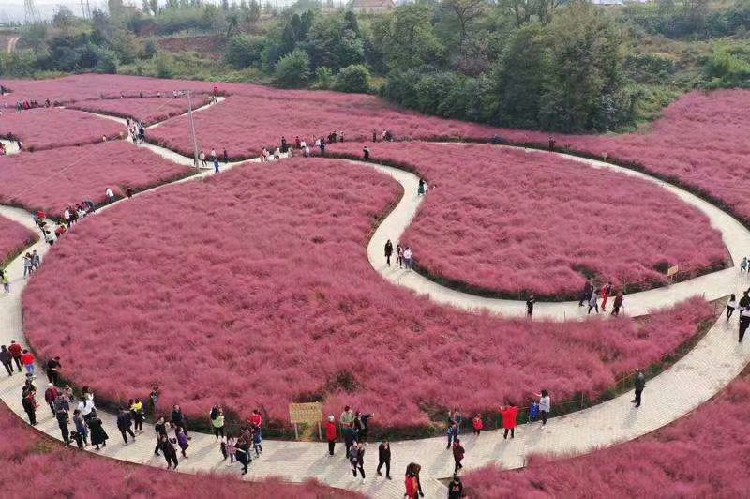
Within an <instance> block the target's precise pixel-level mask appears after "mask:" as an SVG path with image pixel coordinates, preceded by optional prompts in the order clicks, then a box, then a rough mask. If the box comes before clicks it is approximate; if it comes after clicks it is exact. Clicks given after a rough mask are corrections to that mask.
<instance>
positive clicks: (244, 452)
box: [234, 437, 250, 475]
mask: <svg viewBox="0 0 750 499" xmlns="http://www.w3.org/2000/svg"><path fill="white" fill-rule="evenodd" d="M234 457H235V459H236V460H237V461H239V462H240V463H241V464H242V474H243V475H247V465H248V464H249V463H250V442H248V441H247V440H246V439H245V438H244V437H240V438H239V440H237V443H236V444H235V446H234Z"/></svg>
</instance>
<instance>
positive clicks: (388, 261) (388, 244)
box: [385, 239, 393, 267]
mask: <svg viewBox="0 0 750 499" xmlns="http://www.w3.org/2000/svg"><path fill="white" fill-rule="evenodd" d="M392 254H393V243H392V242H391V240H390V239H389V240H387V241H386V242H385V263H386V265H388V266H389V267H390V266H391V255H392Z"/></svg>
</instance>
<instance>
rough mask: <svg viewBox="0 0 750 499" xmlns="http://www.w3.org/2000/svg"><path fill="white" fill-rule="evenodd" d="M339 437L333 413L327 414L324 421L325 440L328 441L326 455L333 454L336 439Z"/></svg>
mask: <svg viewBox="0 0 750 499" xmlns="http://www.w3.org/2000/svg"><path fill="white" fill-rule="evenodd" d="M338 438H339V432H338V428H337V427H336V418H335V417H334V416H333V415H330V416H328V422H327V423H326V441H327V442H328V455H329V456H333V450H334V449H335V448H336V440H337V439H338Z"/></svg>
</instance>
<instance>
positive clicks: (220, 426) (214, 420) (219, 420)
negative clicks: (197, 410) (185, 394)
mask: <svg viewBox="0 0 750 499" xmlns="http://www.w3.org/2000/svg"><path fill="white" fill-rule="evenodd" d="M211 427H212V428H213V429H214V435H215V436H216V439H217V440H218V438H219V435H221V438H224V410H223V409H222V408H221V407H217V408H216V412H215V413H214V411H213V409H212V410H211Z"/></svg>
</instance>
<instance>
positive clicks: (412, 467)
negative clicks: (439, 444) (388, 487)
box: [406, 462, 424, 499]
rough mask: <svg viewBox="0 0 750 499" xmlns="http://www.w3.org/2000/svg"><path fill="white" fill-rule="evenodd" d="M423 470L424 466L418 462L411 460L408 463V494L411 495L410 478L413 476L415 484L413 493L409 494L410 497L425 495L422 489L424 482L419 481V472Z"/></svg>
mask: <svg viewBox="0 0 750 499" xmlns="http://www.w3.org/2000/svg"><path fill="white" fill-rule="evenodd" d="M421 470H422V466H421V465H420V464H418V463H415V462H411V463H409V464H407V465H406V490H407V495H409V494H408V493H409V481H410V480H409V479H410V478H412V479H413V481H412V483H413V484H414V486H415V489H416V490H415V491H414V494H413V495H409V498H410V499H411V498H414V499H416V498H417V497H424V492H423V491H422V483H421V482H420V481H419V472H420V471H421Z"/></svg>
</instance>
